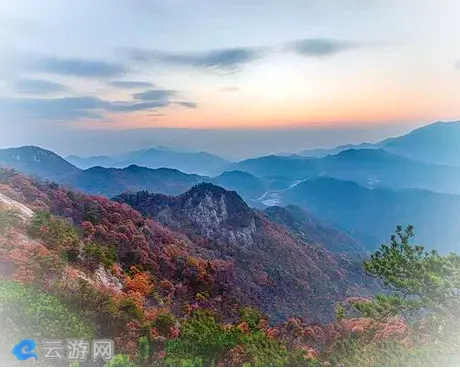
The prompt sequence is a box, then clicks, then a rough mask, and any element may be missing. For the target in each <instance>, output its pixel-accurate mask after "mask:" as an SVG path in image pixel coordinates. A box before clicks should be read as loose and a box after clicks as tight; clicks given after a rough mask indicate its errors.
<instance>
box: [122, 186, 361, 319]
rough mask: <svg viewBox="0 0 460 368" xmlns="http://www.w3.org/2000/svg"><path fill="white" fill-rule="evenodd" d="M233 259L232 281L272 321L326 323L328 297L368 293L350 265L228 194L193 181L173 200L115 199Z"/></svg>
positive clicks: (130, 196)
mask: <svg viewBox="0 0 460 368" xmlns="http://www.w3.org/2000/svg"><path fill="white" fill-rule="evenodd" d="M115 199H116V200H117V201H119V202H121V203H127V204H130V205H131V206H133V207H134V208H135V209H137V210H139V211H141V213H144V214H145V215H148V216H151V217H152V218H154V219H156V220H158V221H160V222H161V223H163V224H165V225H167V226H169V227H171V228H173V229H176V230H180V231H182V232H185V233H186V234H187V235H188V236H189V237H190V238H191V239H192V240H193V241H194V242H195V243H199V244H202V245H203V247H204V248H206V249H209V250H210V251H212V252H216V254H218V255H219V257H220V258H223V259H232V260H234V261H235V264H236V269H237V273H236V281H235V282H236V284H237V286H238V288H239V289H241V290H242V292H243V294H244V295H247V296H248V297H249V298H250V299H251V302H252V303H253V304H255V305H258V306H260V308H261V309H262V310H263V311H264V312H265V313H267V314H268V315H269V316H270V317H271V318H272V319H273V320H279V319H282V318H284V317H286V316H288V315H290V314H292V313H295V314H297V315H302V316H305V317H308V318H310V319H312V320H317V321H320V320H323V321H324V320H330V319H331V318H332V315H333V303H334V302H333V301H334V300H340V299H341V298H343V297H345V296H346V295H349V294H355V295H356V293H358V294H362V293H368V290H366V288H365V286H364V287H363V285H365V284H366V278H365V276H364V275H363V273H362V271H361V270H359V271H357V270H356V268H355V267H354V265H352V264H351V262H348V261H346V260H344V259H341V258H338V257H336V256H335V255H334V254H333V253H331V252H330V251H328V250H327V249H326V248H325V247H323V246H322V245H321V244H310V243H307V242H305V241H303V240H302V239H300V238H298V237H296V236H295V235H293V234H292V233H290V232H289V230H288V229H287V228H286V227H284V226H281V225H277V224H275V223H273V222H272V221H270V220H269V219H268V218H267V217H266V216H265V215H264V214H263V213H261V212H258V211H254V210H252V209H250V208H249V207H248V206H247V205H246V204H245V203H244V201H243V200H242V199H241V197H239V196H238V195H237V194H236V193H235V192H229V191H226V190H224V189H223V188H220V187H217V186H215V185H213V184H210V183H206V184H200V185H197V186H195V187H194V188H192V189H191V190H189V191H188V192H186V193H184V194H182V195H180V196H178V197H167V196H164V195H158V194H149V193H147V192H139V193H137V194H123V195H120V196H118V197H116V198H115Z"/></svg>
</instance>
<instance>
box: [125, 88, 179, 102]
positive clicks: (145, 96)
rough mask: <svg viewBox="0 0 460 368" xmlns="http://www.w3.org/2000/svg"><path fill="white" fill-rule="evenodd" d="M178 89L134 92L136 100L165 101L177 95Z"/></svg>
mask: <svg viewBox="0 0 460 368" xmlns="http://www.w3.org/2000/svg"><path fill="white" fill-rule="evenodd" d="M176 93H177V91H174V90H169V89H151V90H148V91H144V92H139V93H135V94H133V98H134V99H135V100H141V101H163V100H168V99H169V98H170V97H172V96H175V95H176Z"/></svg>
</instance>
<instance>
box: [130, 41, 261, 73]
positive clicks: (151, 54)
mask: <svg viewBox="0 0 460 368" xmlns="http://www.w3.org/2000/svg"><path fill="white" fill-rule="evenodd" d="M128 54H129V57H130V58H131V59H132V60H134V61H137V62H141V63H156V62H159V63H165V64H169V65H178V66H189V67H194V68H202V69H212V70H222V71H237V70H239V69H240V68H241V67H242V66H243V65H244V64H248V63H250V62H252V61H254V60H256V59H258V58H259V57H260V56H261V53H260V50H257V49H253V48H244V47H238V48H229V49H221V50H211V51H206V52H198V53H166V52H161V51H156V50H144V49H130V50H129V51H128Z"/></svg>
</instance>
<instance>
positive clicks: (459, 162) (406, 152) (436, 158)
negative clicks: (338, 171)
mask: <svg viewBox="0 0 460 368" xmlns="http://www.w3.org/2000/svg"><path fill="white" fill-rule="evenodd" d="M459 141H460V121H455V122H436V123H433V124H429V125H426V126H423V127H421V128H418V129H414V130H413V131H411V132H409V133H407V134H404V135H401V136H399V137H394V138H389V139H385V140H383V141H380V142H377V143H361V144H348V145H343V146H337V147H334V148H324V149H312V150H305V151H301V152H299V153H298V155H300V156H305V157H317V158H322V157H326V156H328V155H335V154H338V153H340V152H342V151H346V150H349V149H363V148H364V149H379V148H381V149H384V150H386V151H388V152H391V153H395V154H397V155H400V156H404V157H407V158H410V159H413V160H417V161H423V162H427V163H431V164H438V165H448V166H460V147H459V144H458V142H459Z"/></svg>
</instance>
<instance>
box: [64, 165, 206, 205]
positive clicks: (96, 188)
mask: <svg viewBox="0 0 460 368" xmlns="http://www.w3.org/2000/svg"><path fill="white" fill-rule="evenodd" d="M204 180H207V178H205V177H201V176H198V175H193V174H190V175H189V174H184V173H182V172H180V171H179V170H175V169H166V168H161V169H148V168H146V167H139V166H136V165H131V166H129V167H126V168H124V169H114V168H103V167H100V166H98V167H92V168H90V169H87V170H84V171H80V172H79V173H77V174H76V175H72V176H69V177H66V178H64V179H63V180H61V183H63V184H66V185H69V186H71V187H74V188H76V189H78V190H81V191H83V192H85V193H91V194H98V195H105V196H107V197H113V196H115V195H117V194H119V193H122V192H125V191H139V190H151V191H156V192H160V193H164V194H179V193H182V192H184V191H186V190H188V189H190V188H191V187H192V186H193V185H195V184H197V183H201V182H202V181H204Z"/></svg>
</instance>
